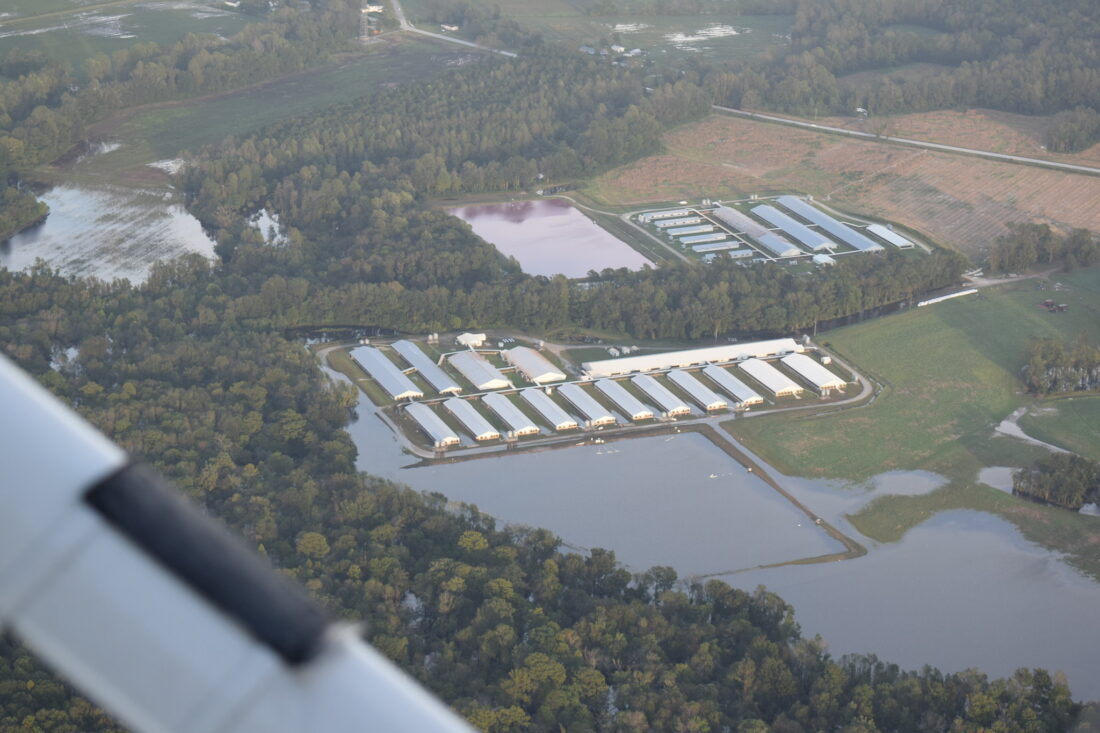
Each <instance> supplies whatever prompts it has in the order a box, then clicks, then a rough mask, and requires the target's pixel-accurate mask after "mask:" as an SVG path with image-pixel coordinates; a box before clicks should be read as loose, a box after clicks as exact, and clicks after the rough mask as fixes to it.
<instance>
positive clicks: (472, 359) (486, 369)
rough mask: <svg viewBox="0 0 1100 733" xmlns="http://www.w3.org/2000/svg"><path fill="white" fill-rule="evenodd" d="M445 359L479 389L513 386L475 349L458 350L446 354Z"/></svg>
mask: <svg viewBox="0 0 1100 733" xmlns="http://www.w3.org/2000/svg"><path fill="white" fill-rule="evenodd" d="M447 360H448V361H450V362H451V366H453V367H454V368H455V369H457V370H458V371H459V372H460V373H461V374H462V376H464V377H466V379H468V380H470V383H471V384H473V385H474V386H475V387H477V388H478V389H479V390H489V389H505V388H507V387H511V386H513V385H512V383H511V382H509V381H508V377H506V376H504V375H503V374H501V372H500V370H499V369H497V368H496V367H495V366H493V365H492V364H490V363H489V362H487V361H485V359H484V358H483V357H482V356H481V354H478V353H477V352H476V351H460V352H458V353H457V354H451V355H450V356H448V357H447Z"/></svg>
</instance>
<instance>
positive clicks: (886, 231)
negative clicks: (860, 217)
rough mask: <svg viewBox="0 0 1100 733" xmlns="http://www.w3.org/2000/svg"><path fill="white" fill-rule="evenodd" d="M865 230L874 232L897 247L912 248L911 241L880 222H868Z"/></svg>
mask: <svg viewBox="0 0 1100 733" xmlns="http://www.w3.org/2000/svg"><path fill="white" fill-rule="evenodd" d="M867 231H869V232H870V233H871V234H874V235H875V236H876V237H878V238H879V239H885V240H886V241H887V242H889V243H890V244H892V245H894V246H895V247H897V248H898V249H913V247H914V246H915V245H914V244H913V243H912V242H910V241H909V240H908V239H906V238H905V237H903V236H901V235H900V234H898V233H897V232H895V231H894V230H893V229H890V228H888V227H884V226H883V225H881V224H868V225H867Z"/></svg>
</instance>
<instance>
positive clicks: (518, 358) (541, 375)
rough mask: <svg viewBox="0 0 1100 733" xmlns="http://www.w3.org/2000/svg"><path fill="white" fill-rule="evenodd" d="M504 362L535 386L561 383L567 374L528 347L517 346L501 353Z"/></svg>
mask: <svg viewBox="0 0 1100 733" xmlns="http://www.w3.org/2000/svg"><path fill="white" fill-rule="evenodd" d="M501 356H503V357H504V361H506V362H508V363H509V364H511V365H512V366H514V367H515V368H516V369H518V370H520V372H522V373H523V376H525V377H527V379H528V380H530V381H532V382H534V383H535V384H546V383H547V382H560V381H561V380H563V379H565V374H564V373H562V371H561V370H560V369H558V368H557V367H556V366H554V365H553V364H552V363H551V362H550V360H549V359H547V358H546V357H545V356H543V355H542V354H540V353H539V352H537V351H535V350H534V349H532V348H530V347H528V346H517V347H515V348H513V349H508V350H506V351H503V352H501Z"/></svg>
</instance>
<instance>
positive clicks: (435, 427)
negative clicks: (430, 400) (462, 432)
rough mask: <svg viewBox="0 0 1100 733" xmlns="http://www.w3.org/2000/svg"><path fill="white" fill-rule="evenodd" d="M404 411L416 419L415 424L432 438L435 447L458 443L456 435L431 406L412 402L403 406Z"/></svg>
mask: <svg viewBox="0 0 1100 733" xmlns="http://www.w3.org/2000/svg"><path fill="white" fill-rule="evenodd" d="M405 412H407V413H408V414H409V416H410V417H411V418H412V419H413V420H416V423H417V425H419V426H420V429H421V430H423V431H424V433H425V434H427V436H428V437H429V438H431V439H432V445H434V446H435V447H436V448H446V447H447V446H449V445H458V443H459V441H458V436H457V435H455V434H454V431H452V430H451V429H450V428H449V427H447V423H445V422H443V420H442V419H440V417H439V415H436V414H435V412H434V411H433V410H432V408H430V407H428V406H427V405H425V404H423V403H420V402H414V403H412V404H411V405H409V406H407V407H406V408H405Z"/></svg>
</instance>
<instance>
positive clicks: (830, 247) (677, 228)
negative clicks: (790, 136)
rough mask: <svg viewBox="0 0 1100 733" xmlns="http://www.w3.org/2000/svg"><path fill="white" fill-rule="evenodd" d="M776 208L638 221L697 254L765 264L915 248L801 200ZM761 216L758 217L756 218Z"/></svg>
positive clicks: (672, 213)
mask: <svg viewBox="0 0 1100 733" xmlns="http://www.w3.org/2000/svg"><path fill="white" fill-rule="evenodd" d="M775 202H776V203H777V204H779V206H781V207H782V210H781V209H780V208H777V207H776V206H773V205H771V204H758V205H756V206H753V207H752V208H750V209H749V211H750V212H751V214H752V216H749V215H748V214H746V213H744V212H742V211H740V210H739V209H736V208H733V207H732V206H723V205H718V206H715V207H713V208H708V209H704V210H695V209H669V210H666V211H650V212H646V213H643V214H640V215H639V216H638V221H639V222H641V223H643V224H650V225H652V226H653V227H655V228H656V229H658V230H659V231H660V232H662V233H664V234H666V235H668V236H669V237H670V238H671V239H674V240H675V239H678V240H679V242H680V244H681V245H683V246H685V247H691V249H692V251H694V252H696V253H697V254H716V253H718V252H727V253H728V254H729V255H730V256H731V257H733V258H735V259H740V258H750V257H752V258H754V259H763V260H776V259H789V258H792V257H804V256H814V257H815V261H816V262H822V263H826V262H830V261H831V258H830V257H829V255H832V254H837V253H843V252H852V251H856V252H881V251H883V250H884V249H885V247H884V246H883V244H882V243H886V244H889V245H891V246H893V247H896V248H898V249H912V248H913V247H914V244H913V242H911V241H909V240H908V239H906V238H905V237H903V236H901V235H900V234H898V233H896V232H894V231H893V230H892V229H890V228H888V227H885V226H882V225H880V224H871V225H868V226H867V227H866V229H865V231H866V232H868V233H870V234H871V235H873V236H868V235H867V234H865V233H864V232H863V231H861V230H860V228H859V227H857V226H854V225H851V224H847V223H845V222H842V221H839V220H837V219H835V218H834V217H832V216H830V215H829V214H826V213H825V212H824V211H822V210H820V209H818V208H817V207H815V206H813V205H812V204H810V203H809V202H807V201H805V200H804V199H801V198H799V197H797V196H780V197H778V198H777V199H776V200H775ZM754 217H756V218H754Z"/></svg>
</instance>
